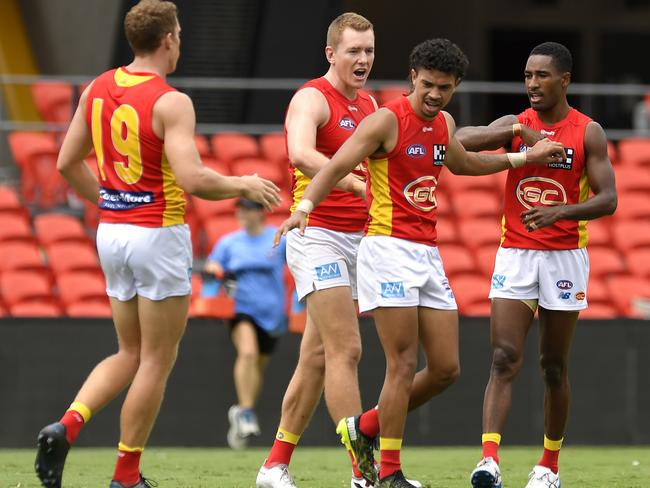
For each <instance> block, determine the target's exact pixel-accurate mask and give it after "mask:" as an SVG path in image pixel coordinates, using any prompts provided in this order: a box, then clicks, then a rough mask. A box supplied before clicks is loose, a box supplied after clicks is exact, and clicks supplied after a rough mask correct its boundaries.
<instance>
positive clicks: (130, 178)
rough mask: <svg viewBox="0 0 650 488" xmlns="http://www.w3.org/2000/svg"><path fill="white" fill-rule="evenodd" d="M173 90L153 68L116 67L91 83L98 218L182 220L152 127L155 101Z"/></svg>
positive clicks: (148, 222)
mask: <svg viewBox="0 0 650 488" xmlns="http://www.w3.org/2000/svg"><path fill="white" fill-rule="evenodd" d="M170 91H174V88H172V87H171V86H169V85H168V84H167V83H166V82H165V80H163V79H162V78H160V77H159V76H158V75H156V74H153V73H131V72H129V71H128V70H127V69H126V68H124V67H122V68H117V69H113V70H110V71H107V72H105V73H103V74H102V75H100V76H99V77H98V78H97V79H95V81H94V82H93V83H92V85H91V87H90V91H89V93H88V98H87V102H86V122H87V124H88V127H89V128H90V131H91V133H92V140H93V147H94V149H95V154H96V156H97V166H98V171H99V187H100V189H99V209H100V221H101V222H109V223H125V224H134V225H140V226H144V227H166V226H170V225H177V224H183V223H184V222H185V197H184V194H183V190H182V189H181V188H180V187H179V186H178V184H177V183H176V178H175V177H174V173H173V172H172V169H171V167H170V165H169V162H168V161H167V158H166V156H165V149H164V146H163V140H162V139H160V138H159V137H158V136H157V135H156V134H155V133H154V130H153V125H152V120H153V106H154V104H155V103H156V101H157V100H158V98H160V96H162V95H163V94H165V93H167V92H170Z"/></svg>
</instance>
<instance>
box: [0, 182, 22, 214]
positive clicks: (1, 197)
mask: <svg viewBox="0 0 650 488" xmlns="http://www.w3.org/2000/svg"><path fill="white" fill-rule="evenodd" d="M0 213H17V214H24V213H25V208H24V207H23V204H22V203H21V202H20V198H19V197H18V194H17V193H16V190H14V189H13V188H11V187H8V186H4V185H3V186H0Z"/></svg>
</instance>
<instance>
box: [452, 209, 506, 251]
mask: <svg viewBox="0 0 650 488" xmlns="http://www.w3.org/2000/svg"><path fill="white" fill-rule="evenodd" d="M458 231H459V232H458V233H459V236H460V239H461V242H463V243H464V244H465V245H466V246H469V247H470V249H473V250H476V249H478V248H480V247H483V246H485V245H488V244H491V245H493V246H495V247H496V246H498V245H499V241H500V239H501V222H500V220H499V219H497V218H486V217H484V218H478V219H467V220H462V221H460V222H459V223H458Z"/></svg>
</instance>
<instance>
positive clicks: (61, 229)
mask: <svg viewBox="0 0 650 488" xmlns="http://www.w3.org/2000/svg"><path fill="white" fill-rule="evenodd" d="M34 229H35V230H36V237H37V238H38V241H39V242H40V243H41V245H42V246H45V247H48V246H49V245H51V244H52V243H55V242H63V241H77V242H88V236H87V235H86V231H85V230H84V228H83V225H81V222H80V221H79V219H77V218H76V217H73V216H72V215H67V214H59V213H49V214H41V215H37V216H36V217H34Z"/></svg>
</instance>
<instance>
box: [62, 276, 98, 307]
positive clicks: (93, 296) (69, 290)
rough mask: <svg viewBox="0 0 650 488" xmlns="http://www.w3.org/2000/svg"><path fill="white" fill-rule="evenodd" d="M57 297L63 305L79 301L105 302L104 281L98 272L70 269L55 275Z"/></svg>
mask: <svg viewBox="0 0 650 488" xmlns="http://www.w3.org/2000/svg"><path fill="white" fill-rule="evenodd" d="M56 284H57V287H58V289H59V297H61V302H62V303H63V304H64V305H69V304H72V303H75V302H81V301H97V302H107V303H108V297H107V295H106V283H105V282H104V279H103V278H102V276H101V275H100V274H98V273H89V272H87V271H71V272H67V273H61V274H59V275H58V276H57V277H56Z"/></svg>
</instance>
